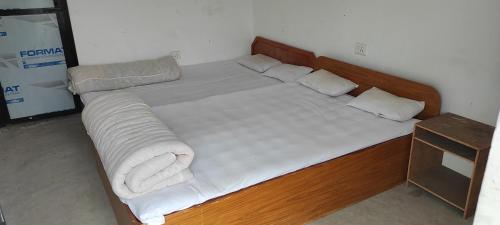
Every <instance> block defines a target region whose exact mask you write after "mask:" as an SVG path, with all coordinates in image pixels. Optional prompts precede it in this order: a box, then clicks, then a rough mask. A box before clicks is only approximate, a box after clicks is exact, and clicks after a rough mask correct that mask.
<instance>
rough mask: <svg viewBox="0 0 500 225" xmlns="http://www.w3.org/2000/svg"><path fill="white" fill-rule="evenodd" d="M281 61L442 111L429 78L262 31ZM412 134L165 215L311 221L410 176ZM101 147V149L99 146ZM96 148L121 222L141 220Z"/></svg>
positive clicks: (191, 220)
mask: <svg viewBox="0 0 500 225" xmlns="http://www.w3.org/2000/svg"><path fill="white" fill-rule="evenodd" d="M259 53H260V54H266V55H268V56H272V57H274V58H277V59H280V60H281V61H282V62H286V63H294V64H297V65H305V66H314V68H315V69H325V70H329V71H331V72H334V73H335V74H337V75H340V76H343V77H346V78H348V79H351V80H353V81H354V82H356V83H358V84H359V85H360V87H359V88H358V89H356V90H354V91H353V92H351V94H352V95H355V96H356V95H358V94H360V93H361V92H362V91H364V90H366V89H368V88H370V87H373V86H376V87H378V88H381V89H383V90H386V91H389V92H391V93H393V94H396V95H400V96H404V97H408V98H412V99H417V100H423V101H425V102H426V107H425V109H424V111H423V112H422V113H421V114H419V115H418V116H417V118H419V119H427V118H430V117H433V116H437V115H439V113H440V107H441V101H440V97H439V94H438V92H437V91H436V90H435V89H434V88H432V87H429V86H427V85H423V84H419V83H416V82H413V81H409V80H404V79H401V78H398V77H394V76H391V75H387V74H383V73H380V72H376V71H372V70H369V69H366V68H362V67H358V66H354V65H350V64H347V63H344V62H340V61H337V60H333V59H329V58H326V57H319V58H317V59H316V58H314V53H312V52H308V51H304V50H300V49H297V48H294V47H291V46H287V45H284V44H281V43H278V42H274V41H270V40H267V39H265V38H262V37H257V38H256V39H255V41H254V43H253V44H252V54H259ZM410 145H411V136H410V135H406V136H403V137H400V138H396V139H393V140H390V141H387V142H384V143H381V144H378V145H375V146H372V147H369V148H366V149H363V150H360V151H356V152H354V153H351V154H348V155H345V156H342V157H339V158H336V159H332V160H330V161H327V162H324V163H321V164H317V165H314V166H311V167H308V168H305V169H302V170H299V171H296V172H293V173H290V174H287V175H284V176H281V177H277V178H274V179H272V180H269V181H266V182H263V183H260V184H257V185H254V186H251V187H248V188H245V189H243V190H241V191H238V192H235V193H232V194H228V195H225V196H222V197H219V198H216V199H212V200H210V201H208V202H205V203H202V204H200V205H197V206H193V207H191V208H188V209H185V210H182V211H179V212H175V213H171V214H168V215H165V218H166V224H167V225H184V224H186V225H209V224H224V225H225V224H243V225H250V224H251V225H258V224H263V225H264V224H275V225H280V224H283V225H294V224H304V223H306V222H309V221H312V220H314V219H317V218H320V217H322V216H324V215H326V214H328V213H331V212H333V211H335V210H338V209H341V208H344V207H346V206H348V205H350V204H353V203H356V202H359V201H361V200H364V199H366V198H368V197H371V196H373V195H376V194H378V193H381V192H383V191H386V190H388V189H390V188H392V187H394V186H396V185H398V184H400V183H402V182H403V181H405V180H406V173H407V167H408V159H409V153H410ZM94 151H95V150H94ZM95 152H96V159H97V165H98V170H99V175H100V177H101V179H102V182H103V184H104V187H105V189H106V192H107V194H108V197H109V199H110V201H111V205H112V207H113V210H114V212H115V215H116V218H117V221H118V224H120V225H140V224H141V223H140V222H139V221H138V220H137V219H136V218H135V217H134V215H133V214H132V213H131V211H130V209H129V208H128V206H127V205H125V204H123V203H122V202H121V201H120V200H119V198H118V197H117V196H116V195H115V194H114V193H113V191H112V189H111V186H110V183H109V180H108V178H107V176H106V173H105V172H104V168H103V167H102V163H101V161H100V158H99V156H98V154H97V151H95Z"/></svg>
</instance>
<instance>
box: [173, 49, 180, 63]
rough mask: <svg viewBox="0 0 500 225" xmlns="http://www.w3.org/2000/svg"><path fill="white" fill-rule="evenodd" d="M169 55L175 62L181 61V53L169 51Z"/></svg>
mask: <svg viewBox="0 0 500 225" xmlns="http://www.w3.org/2000/svg"><path fill="white" fill-rule="evenodd" d="M170 55H171V56H172V57H174V59H175V61H177V62H179V61H180V60H181V51H180V50H175V51H171V52H170Z"/></svg>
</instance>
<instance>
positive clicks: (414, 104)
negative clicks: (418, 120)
mask: <svg viewBox="0 0 500 225" xmlns="http://www.w3.org/2000/svg"><path fill="white" fill-rule="evenodd" d="M347 105H349V106H352V107H355V108H358V109H361V110H364V111H367V112H370V113H373V114H375V115H377V116H380V117H383V118H386V119H390V120H396V121H400V122H403V121H407V120H409V119H411V118H413V117H414V116H416V115H418V114H419V113H420V112H422V110H424V107H425V102H420V101H415V100H411V99H407V98H402V97H398V96H395V95H392V94H390V93H387V92H385V91H382V90H380V89H378V88H376V87H373V88H371V89H370V90H367V91H365V92H363V94H361V95H359V96H358V97H357V98H355V99H353V100H352V101H351V102H349V103H348V104H347Z"/></svg>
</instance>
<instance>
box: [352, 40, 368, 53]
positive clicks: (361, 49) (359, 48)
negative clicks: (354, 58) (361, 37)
mask: <svg viewBox="0 0 500 225" xmlns="http://www.w3.org/2000/svg"><path fill="white" fill-rule="evenodd" d="M367 47H368V46H367V45H366V44H365V43H361V42H356V46H355V48H354V54H356V55H360V56H366V48H367Z"/></svg>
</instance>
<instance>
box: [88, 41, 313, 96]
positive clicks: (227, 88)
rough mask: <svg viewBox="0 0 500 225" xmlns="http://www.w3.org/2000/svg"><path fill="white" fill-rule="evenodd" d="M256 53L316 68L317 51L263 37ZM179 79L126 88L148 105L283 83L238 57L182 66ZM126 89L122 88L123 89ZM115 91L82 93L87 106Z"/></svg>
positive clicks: (256, 46) (257, 45)
mask: <svg viewBox="0 0 500 225" xmlns="http://www.w3.org/2000/svg"><path fill="white" fill-rule="evenodd" d="M252 51H253V52H262V53H264V54H268V55H272V56H273V57H274V58H276V59H279V60H280V61H282V62H283V63H288V64H294V65H299V66H307V67H311V68H313V67H314V60H315V59H316V56H315V55H314V53H312V52H310V51H306V50H302V49H299V48H295V47H291V46H288V45H285V44H281V43H278V42H275V41H272V40H269V39H265V38H262V37H257V38H255V40H254V42H253V44H252ZM181 69H182V77H181V79H179V80H176V81H171V82H163V83H157V84H150V85H144V86H136V87H131V88H126V89H125V90H126V91H128V92H132V93H134V94H136V95H138V96H139V97H141V98H142V99H143V100H144V101H145V102H146V103H147V104H148V105H149V106H159V105H166V104H173V103H178V102H184V101H192V100H196V99H201V98H205V97H209V96H213V95H221V94H227V93H231V92H236V91H242V90H248V89H254V88H259V87H265V86H270V85H275V84H279V83H281V82H280V81H278V80H276V79H273V78H269V77H266V76H262V75H261V74H260V73H258V72H255V71H253V70H251V69H248V68H246V67H244V66H241V65H239V64H238V63H237V62H236V59H231V60H224V61H217V62H210V63H202V64H196V65H188V66H181ZM122 90H123V89H122ZM109 92H114V91H98V92H89V93H85V94H82V95H81V100H82V102H83V103H84V105H86V104H88V103H89V102H90V101H92V100H93V99H95V98H96V97H98V96H101V95H103V94H106V93H109Z"/></svg>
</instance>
